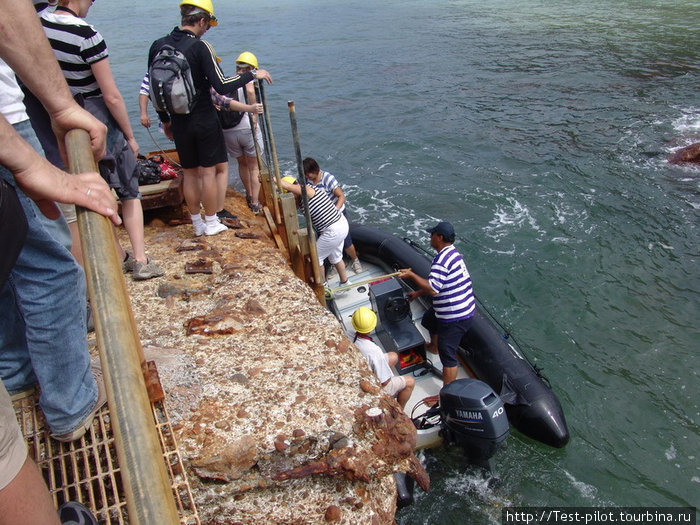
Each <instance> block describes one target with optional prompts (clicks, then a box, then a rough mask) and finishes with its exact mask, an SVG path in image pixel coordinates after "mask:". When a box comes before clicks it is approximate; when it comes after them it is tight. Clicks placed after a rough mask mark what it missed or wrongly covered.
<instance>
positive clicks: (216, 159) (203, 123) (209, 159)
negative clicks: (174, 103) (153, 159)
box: [171, 108, 228, 169]
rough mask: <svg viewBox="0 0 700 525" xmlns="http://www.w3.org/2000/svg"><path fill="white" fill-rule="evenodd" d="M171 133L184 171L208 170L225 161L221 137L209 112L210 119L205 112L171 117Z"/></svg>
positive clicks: (214, 118)
mask: <svg viewBox="0 0 700 525" xmlns="http://www.w3.org/2000/svg"><path fill="white" fill-rule="evenodd" d="M171 129H172V131H173V136H174V137H175V148H176V149H177V154H178V156H179V157H180V165H181V166H182V167H183V168H184V169H192V168H197V167H198V166H202V167H204V168H210V167H212V166H216V165H217V164H220V163H222V162H227V161H228V154H227V153H226V142H225V141H224V133H223V132H222V131H221V125H220V124H219V119H218V118H217V117H216V110H214V109H213V108H212V113H211V115H210V114H209V112H203V113H192V114H190V115H173V118H172V128H171Z"/></svg>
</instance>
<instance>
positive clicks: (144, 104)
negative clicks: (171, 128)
mask: <svg viewBox="0 0 700 525" xmlns="http://www.w3.org/2000/svg"><path fill="white" fill-rule="evenodd" d="M139 113H140V120H141V125H142V126H143V127H144V128H150V127H151V117H149V116H148V95H144V94H143V93H139Z"/></svg>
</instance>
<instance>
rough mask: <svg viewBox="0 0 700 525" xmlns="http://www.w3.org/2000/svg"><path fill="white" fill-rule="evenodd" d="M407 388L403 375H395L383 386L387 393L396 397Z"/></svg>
mask: <svg viewBox="0 0 700 525" xmlns="http://www.w3.org/2000/svg"><path fill="white" fill-rule="evenodd" d="M404 388H406V380H405V379H404V378H403V377H402V376H394V377H392V378H391V379H389V382H388V383H387V384H386V385H384V386H383V387H382V390H383V391H384V393H385V394H387V395H389V396H392V397H395V396H397V395H398V393H399V392H401V391H402V390H403V389H404Z"/></svg>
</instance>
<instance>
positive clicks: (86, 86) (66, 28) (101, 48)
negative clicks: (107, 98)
mask: <svg viewBox="0 0 700 525" xmlns="http://www.w3.org/2000/svg"><path fill="white" fill-rule="evenodd" d="M41 25H42V26H44V32H45V33H46V37H47V38H48V39H49V43H50V44H51V47H52V48H53V52H54V55H56V60H58V65H59V66H61V70H62V71H63V76H64V77H66V81H67V82H68V87H69V88H70V90H71V93H73V95H76V94H78V93H80V94H82V95H83V96H84V97H86V98H87V97H93V96H97V95H101V94H102V92H101V91H100V87H99V86H98V85H97V80H96V79H95V76H94V75H93V74H92V69H91V68H90V65H91V64H94V63H95V62H98V61H100V60H103V59H105V58H107V56H108V53H107V44H105V41H104V39H103V38H102V35H100V33H98V32H97V31H96V30H95V28H94V27H92V26H91V25H90V24H88V23H87V22H85V21H84V20H83V19H82V18H78V17H75V16H73V15H71V14H70V13H66V12H65V11H63V10H61V9H60V8H57V9H56V11H53V12H50V11H44V12H42V13H41Z"/></svg>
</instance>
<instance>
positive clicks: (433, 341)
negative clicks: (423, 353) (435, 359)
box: [425, 334, 438, 354]
mask: <svg viewBox="0 0 700 525" xmlns="http://www.w3.org/2000/svg"><path fill="white" fill-rule="evenodd" d="M437 342H438V336H437V334H430V342H429V343H428V344H427V345H425V349H426V350H427V351H428V352H430V353H431V354H437V353H438V346H437Z"/></svg>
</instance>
